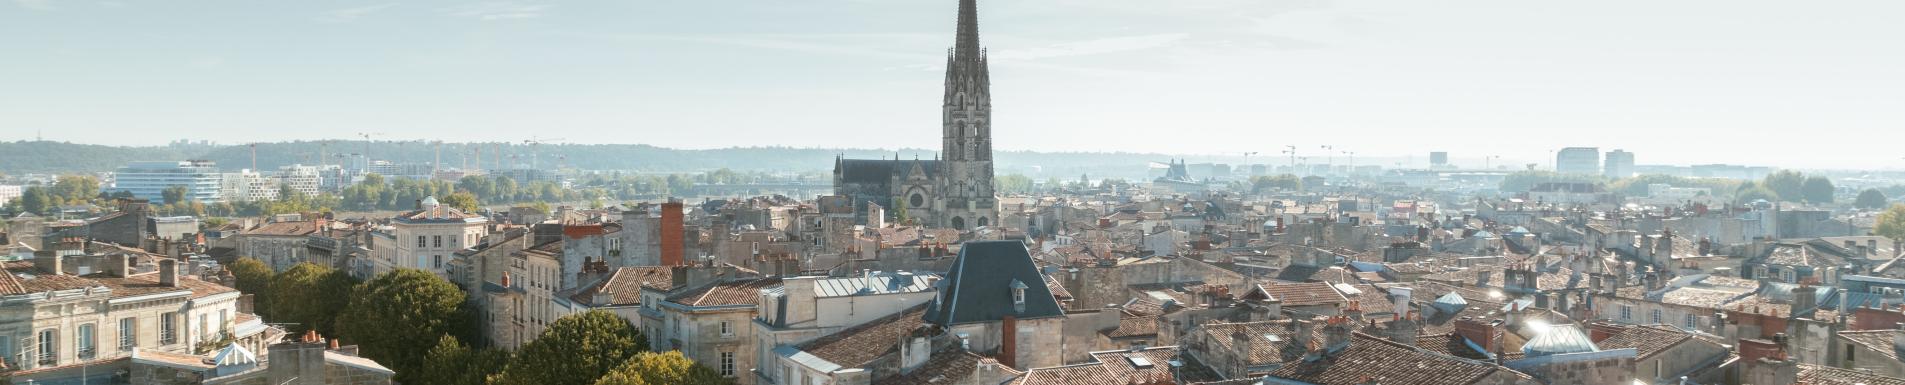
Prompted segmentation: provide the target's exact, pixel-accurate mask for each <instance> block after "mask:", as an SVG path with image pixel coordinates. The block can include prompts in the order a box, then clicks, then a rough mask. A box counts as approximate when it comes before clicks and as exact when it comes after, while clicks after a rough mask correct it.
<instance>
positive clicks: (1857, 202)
mask: <svg viewBox="0 0 1905 385" xmlns="http://www.w3.org/2000/svg"><path fill="white" fill-rule="evenodd" d="M1888 202H1891V200H1889V199H1888V198H1886V197H1885V192H1884V191H1879V189H1875V188H1869V189H1865V191H1860V192H1859V197H1858V198H1857V199H1853V200H1852V205H1853V206H1855V207H1858V208H1862V209H1868V210H1877V209H1882V208H1885V204H1886V203H1888Z"/></svg>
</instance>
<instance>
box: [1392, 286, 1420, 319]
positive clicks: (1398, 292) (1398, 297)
mask: <svg viewBox="0 0 1905 385" xmlns="http://www.w3.org/2000/svg"><path fill="white" fill-rule="evenodd" d="M1414 292H1415V289H1413V288H1407V287H1392V288H1389V297H1390V298H1389V300H1390V301H1393V302H1395V303H1396V310H1395V313H1394V314H1398V315H1400V314H1409V303H1410V299H1409V296H1411V295H1414Z"/></svg>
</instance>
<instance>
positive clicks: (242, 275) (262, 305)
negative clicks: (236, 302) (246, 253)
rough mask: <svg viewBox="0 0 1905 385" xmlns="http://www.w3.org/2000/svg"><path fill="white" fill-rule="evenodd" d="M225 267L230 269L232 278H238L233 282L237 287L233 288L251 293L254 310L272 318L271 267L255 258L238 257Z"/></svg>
mask: <svg viewBox="0 0 1905 385" xmlns="http://www.w3.org/2000/svg"><path fill="white" fill-rule="evenodd" d="M225 268H226V269H229V270H231V272H232V278H236V279H237V280H238V283H236V284H235V286H237V287H235V288H234V289H238V292H240V293H245V294H251V302H252V304H253V307H254V308H255V309H254V310H255V311H257V312H258V314H263V315H265V316H266V317H267V318H273V317H272V315H271V312H270V311H271V294H270V293H271V290H270V289H271V281H272V276H271V267H270V266H265V263H264V262H263V261H259V260H258V259H257V258H252V257H239V258H238V260H236V261H232V264H231V266H226V267H225Z"/></svg>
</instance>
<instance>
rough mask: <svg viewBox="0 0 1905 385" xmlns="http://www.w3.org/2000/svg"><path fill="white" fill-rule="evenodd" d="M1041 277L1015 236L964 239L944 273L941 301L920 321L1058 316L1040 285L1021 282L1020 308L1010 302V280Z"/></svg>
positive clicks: (1049, 294) (1060, 312) (954, 322)
mask: <svg viewBox="0 0 1905 385" xmlns="http://www.w3.org/2000/svg"><path fill="white" fill-rule="evenodd" d="M1015 280H1016V281H1019V282H1044V277H1043V276H1042V275H1039V272H1038V266H1037V265H1035V264H1033V263H1032V255H1031V254H1030V253H1028V252H1026V250H1025V244H1024V243H1020V242H1019V241H981V242H966V243H965V244H964V245H961V246H960V249H959V258H958V259H956V260H954V261H953V265H952V269H951V271H949V272H948V273H947V275H946V280H945V281H944V282H946V285H945V286H942V287H941V290H945V294H944V297H943V298H944V300H943V301H940V302H938V303H936V304H934V305H933V306H932V307H930V308H928V309H927V311H926V322H931V323H934V324H938V325H940V326H952V325H958V324H965V323H973V322H988V321H998V320H1001V319H1005V317H1006V316H1013V317H1017V318H1019V319H1029V318H1044V317H1059V316H1064V315H1065V312H1064V310H1062V309H1060V308H1059V306H1058V300H1057V299H1055V298H1052V292H1051V290H1050V289H1047V288H1046V287H1045V285H1025V310H1024V311H1018V310H1017V309H1015V308H1014V307H1013V304H1012V289H1011V287H1012V281H1015Z"/></svg>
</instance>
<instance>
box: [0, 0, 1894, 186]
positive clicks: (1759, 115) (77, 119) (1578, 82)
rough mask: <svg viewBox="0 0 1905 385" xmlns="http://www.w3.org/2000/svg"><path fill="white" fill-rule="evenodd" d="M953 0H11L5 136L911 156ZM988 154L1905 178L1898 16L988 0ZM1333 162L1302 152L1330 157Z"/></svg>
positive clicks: (1755, 6) (1512, 4) (1864, 6)
mask: <svg viewBox="0 0 1905 385" xmlns="http://www.w3.org/2000/svg"><path fill="white" fill-rule="evenodd" d="M955 11H956V1H954V0H932V1H925V0H798V1H782V0H746V1H738V0H632V1H631V0H620V1H603V0H585V1H560V2H542V1H498V2H470V1H397V2H381V1H376V2H356V1H321V0H320V1H240V0H191V1H76V0H72V1H69V0H0V140H16V139H28V138H32V137H33V135H34V134H35V132H44V135H45V136H46V137H47V138H48V139H54V140H69V141H76V142H93V143H107V144H154V143H162V142H164V141H169V140H172V139H178V138H188V137H189V138H197V139H214V140H217V141H220V142H226V143H236V142H245V141H255V140H283V139H321V138H339V139H342V138H353V137H355V136H356V135H355V133H357V132H363V131H375V132H383V133H385V134H386V135H385V136H383V138H386V139H426V138H427V139H442V140H449V141H467V140H513V141H519V140H523V139H528V138H531V137H532V136H533V137H541V138H558V139H561V141H563V142H574V143H587V142H606V143H648V144H655V145H661V146H669V147H689V148H709V147H727V146H752V145H787V146H800V147H816V146H818V147H897V146H905V147H923V148H936V147H937V146H938V139H939V115H938V113H939V111H938V108H939V97H940V92H941V90H940V88H941V81H942V77H943V69H942V68H941V67H942V65H943V63H944V60H945V59H944V55H945V50H946V49H947V48H948V47H950V46H951V45H952V43H953V21H954V17H955ZM979 13H980V22H981V27H980V31H981V33H982V35H983V37H982V41H983V43H984V44H985V45H986V46H987V47H989V49H990V52H991V55H992V58H993V60H992V75H993V92H994V96H995V97H994V109H995V116H996V117H997V123H996V125H995V126H994V127H995V134H994V135H995V136H996V137H995V141H996V143H997V146H998V147H999V148H1000V149H1006V150H1045V151H1107V150H1125V151H1157V152H1172V153H1196V154H1224V153H1231V154H1234V153H1237V152H1242V151H1261V152H1264V153H1265V155H1259V156H1268V155H1269V154H1271V153H1275V152H1276V151H1279V150H1281V148H1282V146H1284V145H1298V146H1301V147H1302V148H1303V151H1304V152H1305V153H1306V154H1315V153H1317V152H1318V151H1320V150H1319V149H1318V147H1319V146H1321V145H1325V144H1329V145H1335V146H1337V147H1339V148H1341V149H1343V150H1349V151H1356V152H1358V153H1360V154H1362V155H1361V156H1369V155H1375V154H1383V155H1417V159H1420V158H1421V155H1419V154H1422V153H1425V152H1427V151H1430V150H1447V151H1453V152H1455V154H1456V155H1457V156H1458V157H1475V156H1480V155H1481V154H1497V155H1502V156H1504V157H1506V158H1508V159H1521V160H1530V161H1532V160H1536V159H1542V158H1546V157H1547V156H1548V152H1549V151H1550V150H1552V149H1554V148H1557V147H1562V146H1575V145H1580V146H1600V147H1602V148H1604V149H1613V148H1625V149H1627V150H1630V151H1634V152H1637V153H1638V158H1639V159H1638V160H1639V163H1642V164H1655V163H1675V164H1687V163H1717V162H1730V163H1747V164H1762V165H1765V164H1770V165H1783V166H1791V167H1862V168H1890V167H1898V166H1901V165H1905V159H1901V158H1900V157H1901V156H1905V152H1901V151H1898V150H1897V149H1898V146H1899V143H1900V142H1902V141H1905V131H1901V128H1905V22H1901V21H1900V19H1899V15H1901V14H1905V2H1901V1H1897V0H1846V1H1826V2H1793V1H1768V0H1674V1H1659V0H1648V1H1639V0H1609V1H1565V2H1564V1H1525V0H1446V1H1422V0H1380V1H1378V0H1369V1H1323V0H1317V1H1304V0H1171V1H1159V0H990V1H988V0H981V2H980V4H979ZM1317 155H1319V156H1320V154H1317Z"/></svg>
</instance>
